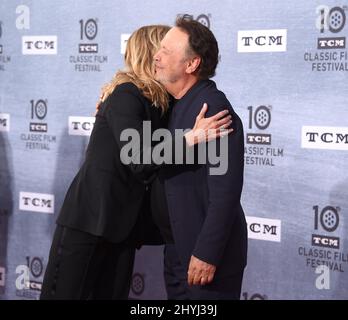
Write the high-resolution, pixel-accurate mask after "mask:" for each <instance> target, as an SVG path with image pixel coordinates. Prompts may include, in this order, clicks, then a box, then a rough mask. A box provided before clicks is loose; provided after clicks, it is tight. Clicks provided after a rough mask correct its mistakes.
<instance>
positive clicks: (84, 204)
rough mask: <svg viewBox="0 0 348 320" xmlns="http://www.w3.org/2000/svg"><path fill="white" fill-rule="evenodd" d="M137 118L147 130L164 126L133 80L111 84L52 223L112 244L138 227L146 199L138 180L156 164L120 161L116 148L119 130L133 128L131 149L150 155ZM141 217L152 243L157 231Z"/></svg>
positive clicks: (141, 181)
mask: <svg viewBox="0 0 348 320" xmlns="http://www.w3.org/2000/svg"><path fill="white" fill-rule="evenodd" d="M143 121H151V126H152V128H151V129H152V130H151V131H154V130H156V129H158V128H163V127H165V124H163V123H162V121H163V118H162V117H161V110H160V109H158V108H155V107H154V106H152V104H151V102H150V101H149V100H147V99H146V98H144V96H143V95H142V94H141V92H140V91H139V89H138V88H137V87H136V86H135V85H134V84H131V83H124V84H121V85H119V86H117V87H116V89H115V90H114V91H113V93H112V94H111V95H110V96H109V97H108V98H107V99H106V101H105V102H104V103H102V105H101V107H100V109H99V111H98V113H97V115H96V121H95V124H94V128H93V131H92V134H91V137H90V140H89V145H88V149H87V152H86V159H85V161H84V163H83V165H82V167H81V169H80V170H79V172H78V173H77V175H76V176H75V178H74V180H73V182H72V184H71V185H70V187H69V190H68V192H67V194H66V197H65V200H64V203H63V206H62V209H61V212H60V214H59V217H58V220H57V223H58V224H61V225H64V226H67V227H70V228H74V229H77V230H80V231H84V232H88V233H91V234H93V235H97V236H102V237H105V238H107V239H108V240H110V241H112V242H121V241H125V239H127V238H128V237H129V236H130V234H131V233H132V230H133V229H134V227H135V225H136V224H137V225H139V217H140V216H141V214H142V213H144V212H143V211H144V207H145V208H146V206H144V203H146V198H147V197H150V194H149V192H148V190H149V189H148V188H147V186H146V185H145V183H144V181H146V180H147V179H148V178H149V177H150V176H151V175H153V173H154V172H156V171H157V170H158V165H156V164H155V163H156V162H155V163H154V162H152V163H150V164H143V163H133V162H131V163H129V164H125V163H124V161H122V159H121V154H120V151H121V149H122V147H123V146H125V145H126V144H128V143H129V141H123V140H122V139H121V133H122V132H123V131H124V130H125V129H130V128H132V129H134V130H136V131H137V132H138V133H139V135H140V138H141V143H140V150H137V153H139V154H140V156H143V155H145V154H149V153H150V154H152V150H153V146H143V144H142V141H143V129H142V126H143ZM163 143H166V142H163ZM144 214H146V212H145V213H144ZM149 216H150V214H149ZM144 221H145V222H144V223H141V224H140V226H141V227H142V228H141V230H145V231H148V234H149V236H150V238H149V240H150V243H149V244H152V239H153V241H154V243H153V244H155V243H156V241H157V239H160V235H159V233H158V232H157V234H158V237H157V236H156V234H155V232H154V231H153V230H152V229H151V228H148V227H147V226H146V223H147V222H148V219H145V220H144ZM137 222H138V223H137ZM146 239H148V238H146ZM160 243H161V242H160Z"/></svg>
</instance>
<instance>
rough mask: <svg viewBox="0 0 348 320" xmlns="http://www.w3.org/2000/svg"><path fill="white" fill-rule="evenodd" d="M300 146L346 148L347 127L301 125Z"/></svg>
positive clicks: (330, 148)
mask: <svg viewBox="0 0 348 320" xmlns="http://www.w3.org/2000/svg"><path fill="white" fill-rule="evenodd" d="M301 141H302V142H301V147H302V148H308V149H328V150H348V127H313V126H303V127H302V138H301Z"/></svg>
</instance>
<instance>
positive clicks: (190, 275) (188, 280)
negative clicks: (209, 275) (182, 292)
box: [187, 270, 194, 286]
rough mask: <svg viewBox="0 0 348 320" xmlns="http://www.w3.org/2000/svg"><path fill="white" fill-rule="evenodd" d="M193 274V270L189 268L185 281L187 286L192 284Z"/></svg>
mask: <svg viewBox="0 0 348 320" xmlns="http://www.w3.org/2000/svg"><path fill="white" fill-rule="evenodd" d="M193 276H194V274H193V272H192V271H190V270H189V271H188V272H187V283H188V285H189V286H192V284H193Z"/></svg>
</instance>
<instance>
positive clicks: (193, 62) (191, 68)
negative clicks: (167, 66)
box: [185, 56, 202, 74]
mask: <svg viewBox="0 0 348 320" xmlns="http://www.w3.org/2000/svg"><path fill="white" fill-rule="evenodd" d="M201 60H202V59H201V57H198V56H196V57H193V58H192V59H190V60H189V61H188V62H187V67H186V70H185V71H186V73H189V74H192V73H194V72H195V71H196V70H197V69H198V67H199V65H200V64H201Z"/></svg>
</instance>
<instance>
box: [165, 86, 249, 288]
mask: <svg viewBox="0 0 348 320" xmlns="http://www.w3.org/2000/svg"><path fill="white" fill-rule="evenodd" d="M205 102H206V103H207V104H208V111H207V114H206V117H210V116H212V115H214V114H216V113H218V112H219V111H222V110H224V109H228V110H229V111H230V114H231V116H232V120H233V122H232V128H233V129H234V131H233V132H232V133H231V134H230V135H229V136H228V137H225V138H223V139H224V140H223V141H221V143H222V145H221V148H223V149H220V148H219V146H220V144H219V143H217V144H216V147H217V149H216V150H215V151H216V153H214V154H217V155H222V151H224V152H225V153H224V154H225V156H224V157H221V159H220V160H221V163H220V164H219V165H217V164H215V161H213V159H212V161H210V158H209V157H208V159H207V160H208V161H207V162H206V163H205V164H202V163H199V162H198V163H196V162H194V163H193V164H190V165H188V164H187V165H175V166H165V167H163V168H161V169H160V175H161V174H163V177H164V185H165V193H166V199H167V202H168V212H169V218H170V222H171V227H172V233H173V238H174V241H175V246H176V249H177V252H178V256H179V258H180V260H181V262H182V264H183V267H184V268H185V269H186V268H188V265H189V262H190V258H191V256H192V255H194V256H195V257H197V258H199V259H200V260H203V261H205V262H208V263H210V264H213V265H215V266H217V270H216V274H215V277H214V283H215V286H216V288H215V289H217V290H219V288H218V287H219V286H222V285H223V283H224V281H220V282H219V281H218V279H226V278H229V277H231V276H232V275H234V274H236V273H239V272H240V271H241V270H243V269H244V267H245V265H246V261H247V226H246V221H245V216H244V212H243V208H242V206H241V203H240V198H241V192H242V187H243V171H244V134H243V125H242V122H241V120H240V118H239V117H238V115H237V114H236V113H235V111H234V110H233V108H232V106H231V105H230V103H229V101H228V99H227V98H226V96H225V95H224V94H223V92H221V91H219V90H218V89H217V88H216V85H215V83H214V82H213V81H210V80H202V81H198V82H197V83H196V84H195V85H194V86H192V88H191V89H190V90H189V91H188V92H187V93H186V94H185V96H184V97H182V98H181V99H180V100H179V101H178V102H177V103H176V105H175V108H174V109H173V112H172V114H171V116H170V119H169V123H168V128H169V130H170V131H171V132H172V133H173V132H174V130H175V129H187V128H192V127H193V125H194V123H195V120H196V117H197V115H198V114H199V112H200V110H201V108H202V105H203V103H205ZM221 140H222V139H221ZM208 145H211V146H214V145H215V143H212V144H208ZM212 150H213V149H212ZM206 155H207V153H206ZM219 166H220V169H221V170H220V172H219V174H217V172H216V171H215V172H214V170H213V169H217V167H219ZM223 169H224V170H223ZM213 173H215V174H213ZM214 283H212V285H214ZM215 289H214V290H215ZM220 289H221V288H220Z"/></svg>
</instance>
